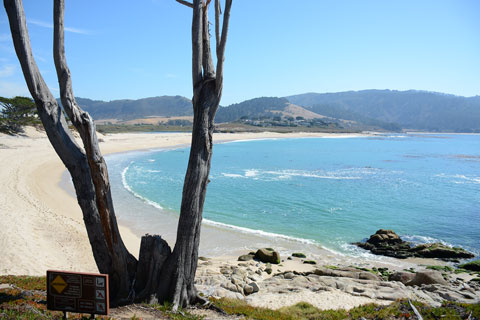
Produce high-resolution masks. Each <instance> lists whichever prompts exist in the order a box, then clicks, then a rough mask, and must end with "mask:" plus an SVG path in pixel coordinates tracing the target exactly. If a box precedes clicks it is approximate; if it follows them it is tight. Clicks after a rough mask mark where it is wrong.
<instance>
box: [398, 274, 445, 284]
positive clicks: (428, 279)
mask: <svg viewBox="0 0 480 320" xmlns="http://www.w3.org/2000/svg"><path fill="white" fill-rule="evenodd" d="M423 284H441V285H448V282H447V281H446V280H445V279H443V276H442V274H441V273H440V272H438V271H434V270H425V271H419V272H417V273H415V276H414V277H413V279H412V280H410V281H409V282H407V283H406V285H407V286H421V285H423Z"/></svg>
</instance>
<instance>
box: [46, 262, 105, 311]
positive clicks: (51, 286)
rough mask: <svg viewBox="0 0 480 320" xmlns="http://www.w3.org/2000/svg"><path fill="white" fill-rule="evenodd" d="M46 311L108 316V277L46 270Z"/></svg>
mask: <svg viewBox="0 0 480 320" xmlns="http://www.w3.org/2000/svg"><path fill="white" fill-rule="evenodd" d="M47 309H49V310H59V311H68V312H78V313H89V314H101V315H108V311H109V304H108V275H106V274H94V273H79V272H64V271H54V270H48V271H47Z"/></svg>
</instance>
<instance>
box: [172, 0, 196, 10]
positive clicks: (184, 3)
mask: <svg viewBox="0 0 480 320" xmlns="http://www.w3.org/2000/svg"><path fill="white" fill-rule="evenodd" d="M176 1H177V2H178V3H181V4H183V5H184V6H187V7H189V8H193V4H192V3H190V2H188V1H185V0H176Z"/></svg>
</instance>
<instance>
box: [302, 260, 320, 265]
mask: <svg viewBox="0 0 480 320" xmlns="http://www.w3.org/2000/svg"><path fill="white" fill-rule="evenodd" d="M303 263H304V264H317V262H316V261H313V260H305V261H303Z"/></svg>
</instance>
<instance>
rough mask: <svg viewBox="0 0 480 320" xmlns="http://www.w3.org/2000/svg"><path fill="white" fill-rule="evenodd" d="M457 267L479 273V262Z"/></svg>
mask: <svg viewBox="0 0 480 320" xmlns="http://www.w3.org/2000/svg"><path fill="white" fill-rule="evenodd" d="M458 267H459V268H462V269H465V270H470V271H480V260H475V261H471V262H467V263H464V264H461V265H459V266H458Z"/></svg>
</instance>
